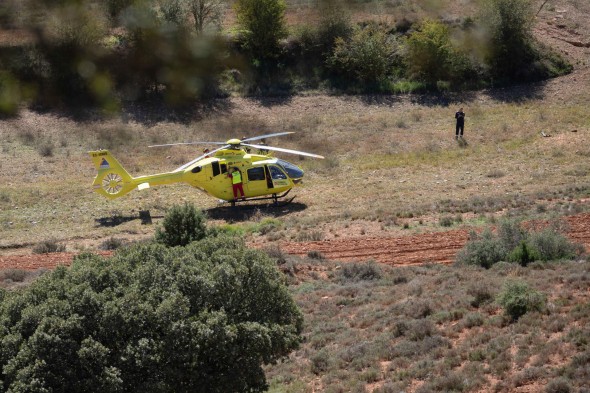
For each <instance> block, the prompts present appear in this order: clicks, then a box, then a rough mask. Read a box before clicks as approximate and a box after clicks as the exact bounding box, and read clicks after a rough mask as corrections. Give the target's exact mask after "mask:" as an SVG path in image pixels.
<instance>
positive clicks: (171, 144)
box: [148, 142, 226, 147]
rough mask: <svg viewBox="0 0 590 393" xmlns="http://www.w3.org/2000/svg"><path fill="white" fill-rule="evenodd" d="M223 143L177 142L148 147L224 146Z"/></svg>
mask: <svg viewBox="0 0 590 393" xmlns="http://www.w3.org/2000/svg"><path fill="white" fill-rule="evenodd" d="M225 144H226V143H225V142H178V143H165V144H163V145H150V146H148V147H168V146H179V145H225Z"/></svg>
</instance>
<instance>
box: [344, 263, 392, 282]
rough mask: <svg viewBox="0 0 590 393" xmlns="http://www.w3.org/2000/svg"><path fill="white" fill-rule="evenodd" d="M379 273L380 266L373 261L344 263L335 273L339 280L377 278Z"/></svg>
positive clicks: (350, 280)
mask: <svg viewBox="0 0 590 393" xmlns="http://www.w3.org/2000/svg"><path fill="white" fill-rule="evenodd" d="M381 275H382V272H381V268H380V267H379V265H377V264H376V263H375V262H367V263H345V264H343V265H341V269H339V270H337V273H336V277H337V278H338V280H339V281H340V282H357V281H371V280H379V279H380V278H381Z"/></svg>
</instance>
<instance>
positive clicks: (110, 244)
mask: <svg viewBox="0 0 590 393" xmlns="http://www.w3.org/2000/svg"><path fill="white" fill-rule="evenodd" d="M124 244H125V240H123V239H118V238H116V237H112V236H111V237H110V238H108V239H107V240H105V241H103V242H102V243H101V244H100V246H98V248H99V249H100V250H117V249H119V248H121V247H123V245H124Z"/></svg>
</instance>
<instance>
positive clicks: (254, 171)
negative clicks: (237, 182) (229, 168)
mask: <svg viewBox="0 0 590 393" xmlns="http://www.w3.org/2000/svg"><path fill="white" fill-rule="evenodd" d="M264 179H265V177H264V167H261V166H260V167H256V168H250V169H248V180H249V181H254V180H264Z"/></svg>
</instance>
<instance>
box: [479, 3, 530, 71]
mask: <svg viewBox="0 0 590 393" xmlns="http://www.w3.org/2000/svg"><path fill="white" fill-rule="evenodd" d="M486 4H487V7H486V8H485V9H484V12H483V16H482V21H483V23H484V25H485V26H486V28H487V30H488V31H489V45H488V53H489V54H488V56H487V59H486V62H487V64H488V66H489V67H490V71H491V73H492V75H493V76H494V77H497V78H502V79H509V80H519V79H520V78H521V77H522V76H523V75H524V74H525V73H527V72H528V69H529V68H531V67H530V65H531V63H532V62H533V61H534V60H535V58H536V56H537V55H536V53H535V50H534V47H533V42H534V39H533V35H532V25H533V21H534V13H533V9H532V4H531V1H530V0H492V1H490V2H488V3H486Z"/></svg>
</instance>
